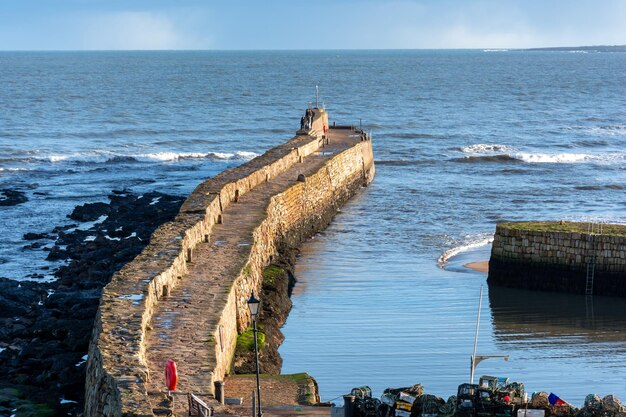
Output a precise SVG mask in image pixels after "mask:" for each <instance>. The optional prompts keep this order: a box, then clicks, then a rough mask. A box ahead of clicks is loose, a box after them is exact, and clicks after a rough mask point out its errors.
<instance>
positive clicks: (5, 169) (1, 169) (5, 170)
mask: <svg viewBox="0 0 626 417" xmlns="http://www.w3.org/2000/svg"><path fill="white" fill-rule="evenodd" d="M21 171H32V169H28V168H2V167H0V172H21Z"/></svg>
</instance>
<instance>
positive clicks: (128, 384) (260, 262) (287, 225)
mask: <svg viewBox="0 0 626 417" xmlns="http://www.w3.org/2000/svg"><path fill="white" fill-rule="evenodd" d="M324 127H328V116H327V114H326V113H325V112H324V111H320V110H316V111H315V117H314V122H313V127H312V130H311V131H310V132H308V134H306V135H298V136H296V137H295V138H293V139H291V140H290V141H289V142H287V143H285V144H283V145H280V146H277V147H275V148H273V149H271V150H269V151H268V152H266V153H265V154H263V155H261V156H259V157H257V158H255V159H253V160H252V161H250V162H248V163H246V164H243V165H241V166H239V167H236V168H233V169H230V170H227V171H225V172H223V173H221V174H220V175H218V176H216V177H214V178H211V179H209V180H207V181H205V182H203V183H202V184H200V185H199V186H198V187H197V188H196V189H195V190H194V192H193V193H192V194H191V195H190V197H189V198H188V199H187V200H186V201H185V203H184V204H183V206H182V207H181V210H180V213H179V214H178V216H177V217H176V218H175V220H173V221H172V222H169V223H166V224H164V225H162V226H161V227H159V229H157V230H156V231H155V233H154V234H153V235H152V238H151V241H150V244H149V245H148V246H147V247H146V248H145V249H144V251H143V252H142V253H141V254H140V255H139V256H137V258H135V260H133V262H131V263H129V264H128V265H126V266H125V267H124V268H122V269H121V270H120V271H119V272H118V273H116V274H115V275H114V276H113V278H112V280H111V282H110V284H109V285H107V286H106V287H105V289H104V291H103V294H102V297H101V300H100V306H99V309H98V313H97V316H96V320H95V325H94V332H93V336H92V340H91V343H90V348H89V359H88V364H87V379H86V389H85V397H86V399H85V401H86V403H85V415H86V416H99V415H107V416H152V415H153V413H152V408H151V406H150V403H149V401H148V393H147V391H146V382H147V381H149V379H150V378H162V375H150V373H149V370H148V365H147V359H146V343H145V341H146V334H147V332H149V331H150V321H151V318H152V314H153V312H154V310H155V307H156V306H157V304H158V302H159V299H161V298H162V297H164V296H165V295H167V294H169V292H170V290H171V289H172V288H173V287H175V286H176V285H177V283H178V282H179V281H180V280H182V279H184V276H185V274H186V270H187V263H188V262H189V261H192V258H193V249H194V246H195V245H197V244H198V243H200V242H206V241H209V240H210V238H211V230H212V227H213V225H214V224H216V223H222V222H223V223H224V224H226V225H227V224H228V218H227V217H223V211H224V210H225V209H226V208H227V207H228V206H229V204H232V203H233V202H236V201H237V200H238V199H239V197H241V196H242V195H243V194H245V193H246V192H247V191H249V190H251V189H253V188H254V187H255V186H256V185H258V184H260V183H262V182H265V181H271V179H272V178H273V177H275V176H276V175H278V174H280V173H282V172H284V171H285V170H287V169H289V168H290V167H291V166H293V165H294V164H297V163H298V162H300V161H301V160H302V158H304V157H306V156H308V155H311V154H312V153H314V152H317V151H318V149H320V147H322V146H323V142H324V139H323V136H322V132H323V131H324ZM299 133H300V132H299ZM373 176H374V161H373V153H372V146H371V141H369V140H365V141H361V142H355V145H354V146H352V147H350V148H348V149H346V150H344V151H343V152H340V153H338V154H337V155H334V156H333V157H332V158H330V159H329V160H328V161H327V162H326V163H325V164H324V165H323V166H322V168H321V169H319V170H318V171H316V172H315V173H314V174H313V175H309V176H308V177H306V178H304V179H303V180H302V179H301V180H300V181H297V182H296V181H294V185H293V186H291V187H290V188H288V189H286V190H285V191H283V192H281V193H279V194H277V195H275V196H273V197H272V198H271V200H270V203H269V205H268V207H267V210H266V213H267V215H266V217H265V219H264V220H263V221H262V222H261V224H260V225H259V226H258V227H257V228H256V229H255V230H254V232H253V239H252V240H253V241H252V242H251V249H250V252H249V258H248V260H247V263H246V266H245V267H244V268H243V269H242V270H241V271H240V273H239V274H238V276H236V277H224V279H225V280H226V282H225V286H224V287H225V288H226V289H225V291H224V293H223V294H221V295H219V296H218V299H216V301H215V302H216V303H218V305H219V306H220V308H219V309H218V310H219V312H220V313H219V314H218V315H216V317H214V318H211V320H212V321H213V320H214V322H215V323H217V325H216V326H215V329H216V331H215V334H212V335H211V336H210V338H209V340H207V343H208V344H209V345H210V346H212V348H211V352H214V355H213V354H212V355H211V356H212V357H211V358H207V361H208V363H209V364H210V365H211V368H212V370H211V371H210V372H211V381H216V380H221V379H223V377H224V375H225V373H226V372H227V371H228V370H229V368H230V365H231V361H232V358H233V353H234V348H235V343H236V339H237V335H238V333H239V332H242V331H243V330H245V329H246V328H247V327H248V326H249V325H250V314H249V310H248V307H247V300H248V297H249V296H250V293H251V291H252V290H254V291H257V292H258V291H259V289H260V287H261V280H262V270H263V268H264V267H266V266H267V265H268V264H269V263H270V262H271V260H272V258H273V257H274V256H276V255H277V254H279V253H280V251H281V247H294V246H297V245H299V244H300V243H301V242H302V241H303V240H304V239H307V238H308V237H310V236H311V235H312V234H313V233H315V232H317V231H319V230H320V229H322V228H323V227H325V226H326V225H327V224H328V222H329V221H330V220H331V219H332V217H333V216H334V214H335V213H336V212H337V209H338V208H339V207H340V206H341V205H342V204H343V203H345V201H346V200H347V199H348V198H349V197H350V196H352V195H353V194H354V193H355V192H356V191H357V190H358V189H359V188H361V187H362V186H364V185H366V184H367V183H369V182H370V181H371V180H372V179H373ZM294 180H295V179H294ZM209 389H210V390H212V389H213V384H211V386H210V387H209Z"/></svg>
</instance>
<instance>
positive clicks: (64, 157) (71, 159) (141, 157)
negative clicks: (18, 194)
mask: <svg viewBox="0 0 626 417" xmlns="http://www.w3.org/2000/svg"><path fill="white" fill-rule="evenodd" d="M256 156H258V154H257V153H255V152H248V151H236V152H230V153H229V152H173V151H168V152H165V151H164V152H154V153H139V154H135V153H130V154H121V153H115V152H110V151H105V150H94V151H88V152H83V153H76V152H74V153H68V154H51V155H42V156H35V157H33V158H32V160H35V161H41V162H50V163H53V164H56V163H60V162H65V163H83V164H90V163H107V162H109V163H116V162H117V163H128V162H176V161H182V160H186V159H218V160H219V159H223V160H242V161H246V160H250V159H252V158H255V157H256ZM26 159H27V160H28V159H30V158H26ZM18 160H20V158H18ZM0 170H7V171H11V170H16V171H17V170H27V169H22V168H0Z"/></svg>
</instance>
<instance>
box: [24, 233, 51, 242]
mask: <svg viewBox="0 0 626 417" xmlns="http://www.w3.org/2000/svg"><path fill="white" fill-rule="evenodd" d="M39 239H50V235H49V234H47V233H32V232H28V233H24V240H39Z"/></svg>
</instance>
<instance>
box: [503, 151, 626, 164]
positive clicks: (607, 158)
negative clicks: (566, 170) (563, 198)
mask: <svg viewBox="0 0 626 417" xmlns="http://www.w3.org/2000/svg"><path fill="white" fill-rule="evenodd" d="M624 155H625V154H623V153H610V154H597V155H593V154H584V153H559V154H547V153H530V152H517V153H515V154H512V155H511V157H513V158H515V159H519V160H520V161H523V162H527V163H531V164H533V163H550V164H575V163H581V162H594V163H612V162H620V163H621V162H623V161H624Z"/></svg>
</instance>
